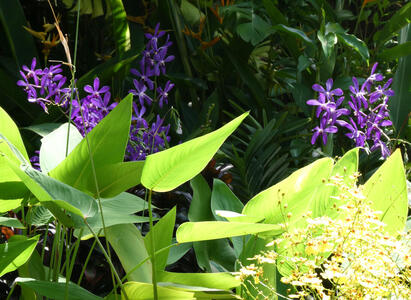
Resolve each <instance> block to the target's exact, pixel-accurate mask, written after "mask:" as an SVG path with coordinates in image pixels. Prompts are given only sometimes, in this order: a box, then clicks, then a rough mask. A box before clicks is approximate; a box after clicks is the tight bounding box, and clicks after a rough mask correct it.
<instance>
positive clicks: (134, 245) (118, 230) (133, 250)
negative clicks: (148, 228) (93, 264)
mask: <svg viewBox="0 0 411 300" xmlns="http://www.w3.org/2000/svg"><path fill="white" fill-rule="evenodd" d="M106 233H107V235H106V239H107V240H108V241H109V243H110V245H111V246H112V247H113V249H114V251H115V252H116V254H117V256H118V258H119V259H120V262H121V265H122V266H123V268H124V270H125V271H126V273H127V274H128V279H129V280H133V281H140V282H147V283H150V282H151V261H150V260H147V261H146V262H145V263H143V264H142V265H141V266H140V267H139V268H137V269H136V270H133V268H134V267H136V266H137V265H139V264H140V263H141V262H142V261H143V260H144V259H146V258H147V257H148V254H147V250H146V247H145V245H144V239H143V237H142V236H141V233H140V231H139V230H138V229H137V227H136V226H135V225H133V224H121V225H114V226H110V227H108V228H106ZM131 271H133V272H131ZM130 272H131V273H130ZM151 290H153V288H152V287H151ZM134 299H136V298H134ZM137 299H139V298H137Z"/></svg>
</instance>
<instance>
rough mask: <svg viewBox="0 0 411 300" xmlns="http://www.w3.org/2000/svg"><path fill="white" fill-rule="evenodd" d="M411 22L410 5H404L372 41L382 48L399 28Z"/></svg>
mask: <svg viewBox="0 0 411 300" xmlns="http://www.w3.org/2000/svg"><path fill="white" fill-rule="evenodd" d="M410 20H411V3H408V4H406V5H404V6H403V7H402V8H401V9H400V10H398V11H397V12H396V13H395V15H393V16H392V17H391V19H390V20H389V21H388V22H387V23H386V24H385V26H384V27H383V29H382V30H380V31H378V32H376V33H375V34H374V37H373V38H374V41H376V42H377V46H378V47H380V46H382V45H383V44H384V43H385V42H386V41H387V40H388V39H389V38H390V37H392V36H393V35H394V34H395V33H396V32H398V31H400V30H401V28H403V27H404V26H406V25H407V24H409V23H410Z"/></svg>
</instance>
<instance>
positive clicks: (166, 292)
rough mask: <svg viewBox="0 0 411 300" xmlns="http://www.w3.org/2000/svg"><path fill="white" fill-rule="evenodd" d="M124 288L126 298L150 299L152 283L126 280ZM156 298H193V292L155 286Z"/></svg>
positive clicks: (123, 299) (169, 299)
mask: <svg viewBox="0 0 411 300" xmlns="http://www.w3.org/2000/svg"><path fill="white" fill-rule="evenodd" d="M124 290H125V291H126V294H127V297H128V299H139V300H152V299H154V295H153V285H152V284H150V283H143V282H127V283H126V284H124ZM157 293H158V299H161V300H175V299H194V293H193V292H186V291H181V290H176V289H172V288H167V287H163V286H157ZM121 299H122V300H125V299H126V298H125V297H124V294H122V295H121Z"/></svg>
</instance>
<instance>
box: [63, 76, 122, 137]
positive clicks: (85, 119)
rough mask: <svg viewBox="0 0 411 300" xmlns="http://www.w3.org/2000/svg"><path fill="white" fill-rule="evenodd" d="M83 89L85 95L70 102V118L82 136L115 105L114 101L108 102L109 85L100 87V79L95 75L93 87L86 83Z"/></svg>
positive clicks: (109, 95)
mask: <svg viewBox="0 0 411 300" xmlns="http://www.w3.org/2000/svg"><path fill="white" fill-rule="evenodd" d="M84 91H85V92H86V93H88V95H87V96H86V97H84V98H83V99H81V100H80V101H78V100H77V99H74V100H73V102H72V106H73V107H72V112H71V119H72V120H73V122H74V124H75V125H76V127H77V129H78V130H79V131H80V133H81V134H82V135H83V136H84V135H85V134H86V133H88V132H90V130H92V129H93V128H94V127H95V126H96V125H97V124H98V123H99V122H100V121H101V120H102V119H103V118H104V117H105V116H107V115H108V113H109V112H110V111H111V110H113V109H114V107H116V106H117V103H116V102H113V103H111V104H110V97H111V94H110V87H109V86H103V87H101V88H100V79H99V78H98V77H96V78H95V79H94V82H93V87H92V86H90V85H86V86H85V87H84Z"/></svg>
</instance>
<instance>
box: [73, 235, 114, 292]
mask: <svg viewBox="0 0 411 300" xmlns="http://www.w3.org/2000/svg"><path fill="white" fill-rule="evenodd" d="M100 232H101V230H99V232H97V236H99V235H100ZM96 244H97V240H94V242H93V245H91V248H90V251H89V252H88V255H87V258H86V261H85V262H84V266H83V268H82V269H81V273H80V278H79V279H78V281H77V285H80V284H81V280H82V279H83V276H84V273H85V272H86V268H87V264H88V262H89V260H90V258H91V254H92V253H93V250H94V247H95V246H96ZM117 287H118V284H117V286H116V288H117Z"/></svg>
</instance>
